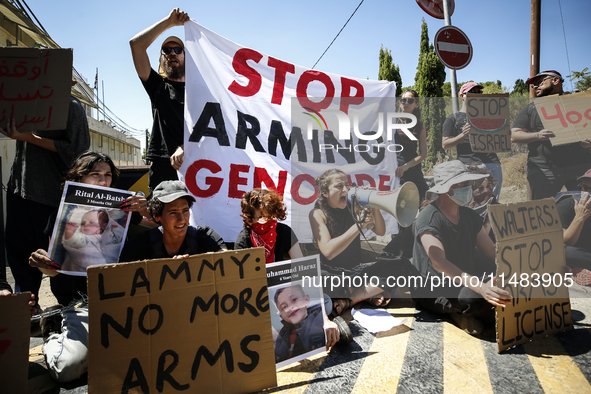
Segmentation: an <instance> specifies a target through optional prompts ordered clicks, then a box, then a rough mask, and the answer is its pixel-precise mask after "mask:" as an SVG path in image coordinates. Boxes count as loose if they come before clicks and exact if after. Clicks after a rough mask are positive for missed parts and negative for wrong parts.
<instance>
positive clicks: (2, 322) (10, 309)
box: [0, 293, 31, 393]
mask: <svg viewBox="0 0 591 394" xmlns="http://www.w3.org/2000/svg"><path fill="white" fill-rule="evenodd" d="M29 301H31V293H19V294H11V295H9V296H7V297H0V311H2V319H0V382H2V383H1V384H0V386H1V387H0V391H1V392H3V393H26V392H27V382H28V381H27V379H28V374H29V335H30V332H31V307H30V306H29V304H28V303H29Z"/></svg>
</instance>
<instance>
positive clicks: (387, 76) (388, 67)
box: [378, 45, 402, 97]
mask: <svg viewBox="0 0 591 394" xmlns="http://www.w3.org/2000/svg"><path fill="white" fill-rule="evenodd" d="M378 80H379V81H394V82H396V97H399V96H400V95H401V94H402V77H401V76H400V67H398V65H396V64H394V63H393V62H392V52H391V51H390V50H389V49H388V48H384V46H383V45H382V46H381V47H380V69H379V71H378Z"/></svg>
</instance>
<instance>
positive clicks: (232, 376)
mask: <svg viewBox="0 0 591 394" xmlns="http://www.w3.org/2000/svg"><path fill="white" fill-rule="evenodd" d="M87 272H88V295H89V325H90V327H89V356H90V357H89V365H88V388H89V393H101V394H103V393H121V392H123V391H125V392H127V390H129V391H130V392H143V393H147V392H150V393H156V392H166V393H170V392H180V391H185V392H195V393H197V392H199V393H201V392H203V393H250V392H254V391H259V390H262V389H264V388H269V387H274V386H276V384H277V379H276V374H275V358H274V353H273V338H272V335H271V318H270V315H269V299H268V293H267V278H266V276H265V254H264V250H263V249H262V248H257V249H247V250H243V251H226V252H217V253H206V254H202V255H195V256H191V257H189V258H188V259H159V260H146V261H140V262H135V263H126V264H115V265H107V266H100V267H90V268H89V269H88V271H87Z"/></svg>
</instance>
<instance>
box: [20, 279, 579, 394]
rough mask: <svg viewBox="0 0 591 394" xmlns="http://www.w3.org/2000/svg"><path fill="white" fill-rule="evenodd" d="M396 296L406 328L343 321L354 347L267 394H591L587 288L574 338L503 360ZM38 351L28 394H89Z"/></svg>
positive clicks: (325, 356)
mask: <svg viewBox="0 0 591 394" xmlns="http://www.w3.org/2000/svg"><path fill="white" fill-rule="evenodd" d="M401 296H402V297H403V298H399V299H395V300H393V305H392V307H391V308H388V309H387V310H388V312H389V313H391V314H392V315H393V316H394V317H397V318H400V319H408V320H407V322H406V324H404V325H402V326H398V327H395V328H393V329H392V330H390V331H388V332H385V333H379V334H377V335H374V334H371V333H369V332H368V331H367V330H365V329H364V328H363V327H361V326H360V325H359V324H358V323H357V321H355V320H351V319H352V318H351V315H350V314H349V313H346V314H345V315H344V317H345V319H346V320H349V321H350V327H351V330H352V332H353V334H354V342H352V343H351V344H349V345H346V346H340V345H337V346H335V347H334V348H333V349H331V351H330V352H328V353H327V352H324V353H321V354H319V355H316V356H315V357H312V358H310V359H307V360H303V361H301V362H297V363H294V364H292V365H290V366H287V367H284V368H282V369H280V370H279V371H278V373H277V381H278V386H277V387H276V388H270V389H268V390H265V392H270V393H276V392H281V393H371V394H375V393H394V392H398V393H443V392H459V393H464V392H475V393H516V392H519V393H591V384H590V382H591V352H590V351H591V298H590V297H591V292H590V289H589V288H584V287H582V286H578V285H574V286H573V287H572V288H571V291H570V297H571V306H572V311H573V312H572V314H573V322H574V330H571V331H567V332H562V333H560V334H558V335H552V336H549V337H546V338H542V339H536V340H534V341H533V342H531V343H529V344H526V345H520V346H517V347H515V348H513V349H510V350H508V351H505V352H503V353H501V354H498V353H497V344H496V342H495V332H494V329H493V328H488V329H487V331H485V333H484V334H483V336H482V337H481V338H475V337H472V336H470V335H468V334H465V333H464V332H463V331H462V330H460V329H458V328H457V327H456V326H455V325H453V324H452V323H451V322H450V321H449V320H446V319H445V318H442V317H441V316H435V315H431V314H429V313H426V312H424V311H421V310H418V309H416V308H415V307H414V303H413V301H412V300H411V299H409V298H408V294H406V295H403V294H401ZM404 297H406V298H404ZM361 306H362V305H360V307H361ZM365 306H366V307H370V306H369V304H367V305H365ZM41 345H42V339H41V338H40V337H39V336H33V337H31V342H30V364H29V393H33V394H37V393H76V394H78V393H86V392H88V386H87V381H86V378H85V377H83V378H81V379H79V380H77V381H75V382H71V383H68V384H58V383H56V382H55V381H53V380H52V379H51V377H50V376H49V374H48V373H47V370H46V369H45V365H44V361H43V357H42V354H41Z"/></svg>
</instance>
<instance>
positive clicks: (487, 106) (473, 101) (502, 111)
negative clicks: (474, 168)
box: [466, 93, 511, 153]
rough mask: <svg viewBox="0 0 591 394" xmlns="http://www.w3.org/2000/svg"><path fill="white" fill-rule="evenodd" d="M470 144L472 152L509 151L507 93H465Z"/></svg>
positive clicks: (509, 128) (509, 131)
mask: <svg viewBox="0 0 591 394" xmlns="http://www.w3.org/2000/svg"><path fill="white" fill-rule="evenodd" d="M466 116H467V118H468V123H469V124H470V126H471V128H472V130H470V145H471V146H472V151H474V152H484V153H492V152H510V151H511V127H510V124H509V93H499V94H474V93H468V94H467V95H466Z"/></svg>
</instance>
